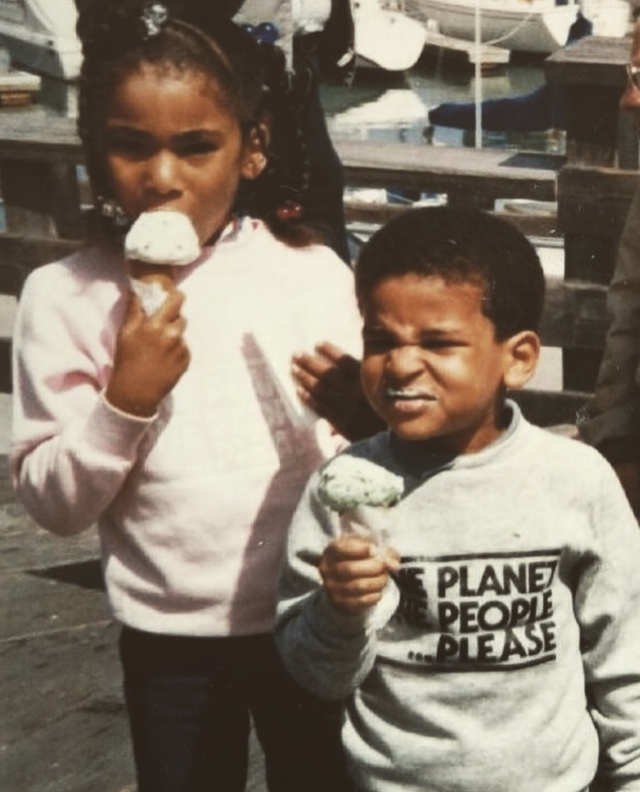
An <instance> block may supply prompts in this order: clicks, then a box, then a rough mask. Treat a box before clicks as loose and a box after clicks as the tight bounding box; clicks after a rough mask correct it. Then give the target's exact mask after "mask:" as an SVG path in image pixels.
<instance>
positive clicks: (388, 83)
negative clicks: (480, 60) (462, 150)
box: [321, 58, 564, 153]
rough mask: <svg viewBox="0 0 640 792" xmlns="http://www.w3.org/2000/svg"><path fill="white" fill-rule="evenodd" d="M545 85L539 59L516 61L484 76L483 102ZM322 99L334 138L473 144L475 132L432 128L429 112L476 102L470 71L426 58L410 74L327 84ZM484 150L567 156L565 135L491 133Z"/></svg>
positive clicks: (362, 74) (377, 74)
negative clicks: (439, 106) (441, 106)
mask: <svg viewBox="0 0 640 792" xmlns="http://www.w3.org/2000/svg"><path fill="white" fill-rule="evenodd" d="M544 82H545V78H544V70H543V64H542V61H541V60H540V59H533V58H529V59H528V60H527V59H524V58H520V59H514V58H512V62H511V63H509V65H508V66H507V67H505V68H503V69H500V70H496V71H493V72H486V73H483V74H482V75H481V76H480V94H481V96H482V98H483V99H495V98H505V97H510V96H520V95H524V94H528V93H530V92H532V91H534V90H536V89H537V88H539V87H540V86H542V85H543V84H544ZM321 93H322V101H323V105H324V108H325V112H326V115H327V121H328V125H329V129H330V132H331V134H332V135H333V136H334V137H336V138H348V139H351V140H380V141H391V142H406V143H412V144H421V143H424V144H425V145H435V146H437V145H440V146H474V145H475V139H474V134H473V132H471V133H467V132H463V131H461V130H458V129H451V128H447V127H440V126H438V127H430V125H429V117H428V116H429V111H430V110H431V109H432V108H435V107H437V106H438V105H440V104H441V103H443V102H465V103H466V102H474V100H475V98H476V79H475V75H474V71H473V69H472V68H461V67H459V66H458V67H453V66H451V65H446V64H443V63H441V62H438V61H437V60H434V59H426V58H423V59H421V60H420V61H419V63H418V64H417V65H416V66H415V67H414V68H413V69H411V70H409V71H407V72H403V73H402V74H392V73H390V72H381V71H378V70H373V69H367V68H360V69H358V70H357V71H356V75H355V79H354V81H353V83H352V85H350V86H342V85H340V86H338V85H327V84H323V85H322V89H321ZM482 146H484V147H489V146H492V147H504V148H513V149H520V150H530V151H547V152H551V153H563V151H564V133H562V132H557V131H549V132H527V133H522V132H518V133H516V132H510V133H503V132H500V133H498V132H488V131H486V130H483V133H482Z"/></svg>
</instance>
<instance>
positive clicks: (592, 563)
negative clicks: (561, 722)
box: [574, 463, 640, 792]
mask: <svg viewBox="0 0 640 792" xmlns="http://www.w3.org/2000/svg"><path fill="white" fill-rule="evenodd" d="M601 467H602V475H601V476H600V479H599V485H600V486H599V487H598V483H594V487H593V506H592V513H593V528H594V533H595V539H596V542H595V547H596V548H597V551H596V552H595V553H593V554H588V555H587V554H585V555H586V558H587V561H586V562H585V564H584V565H583V567H582V569H581V571H580V575H579V577H578V580H577V584H576V587H575V593H574V609H575V614H576V618H577V619H578V623H579V625H580V639H581V646H582V654H583V661H584V668H585V681H586V687H587V700H588V702H589V705H590V713H591V716H592V718H593V721H594V723H595V726H596V729H597V731H598V735H599V738H600V753H601V759H600V765H599V770H598V775H597V776H596V782H595V783H594V784H593V785H592V786H591V789H592V790H603V791H605V790H606V792H614V790H622V789H624V790H632V789H633V790H640V531H639V530H638V525H637V523H636V521H635V519H634V517H633V514H632V512H631V510H630V508H629V504H628V503H627V500H626V498H625V496H624V494H623V491H622V489H621V487H620V484H619V482H618V481H617V479H616V477H615V475H614V473H613V471H612V470H611V469H610V468H609V466H608V465H606V464H605V463H601Z"/></svg>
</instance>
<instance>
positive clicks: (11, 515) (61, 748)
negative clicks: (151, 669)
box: [0, 456, 266, 792]
mask: <svg viewBox="0 0 640 792" xmlns="http://www.w3.org/2000/svg"><path fill="white" fill-rule="evenodd" d="M97 559H98V546H97V537H96V534H95V532H89V533H86V534H83V535H81V536H80V537H78V538H75V539H68V538H66V539H61V538H58V537H55V536H51V535H50V534H47V533H46V532H45V531H43V530H40V529H38V528H37V527H36V526H35V524H34V523H33V521H32V520H31V519H30V518H29V517H28V516H27V515H26V513H25V511H24V509H23V508H22V506H20V505H19V504H18V502H17V501H16V498H15V496H14V495H13V492H12V490H11V486H10V482H9V475H8V464H7V458H6V456H0V601H2V616H1V617H0V701H1V702H2V706H1V707H0V713H1V714H0V790H2V792H134V791H135V778H134V770H133V760H132V756H131V749H130V743H129V732H128V723H127V717H126V713H125V709H124V701H123V696H122V691H121V672H120V662H119V659H118V650H117V641H118V626H117V625H116V624H115V623H114V622H113V620H112V619H111V617H110V615H109V612H108V609H107V605H106V602H105V595H104V590H103V585H102V576H101V572H100V565H99V562H98V560H97ZM265 790H266V786H265V785H264V773H263V765H262V757H261V755H260V751H259V749H258V748H257V746H256V744H255V742H253V741H252V751H251V763H250V773H249V781H248V783H247V792H265Z"/></svg>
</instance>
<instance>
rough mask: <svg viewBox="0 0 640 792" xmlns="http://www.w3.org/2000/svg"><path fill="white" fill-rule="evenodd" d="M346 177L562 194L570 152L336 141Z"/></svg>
mask: <svg viewBox="0 0 640 792" xmlns="http://www.w3.org/2000/svg"><path fill="white" fill-rule="evenodd" d="M334 143H335V147H336V150H337V152H338V154H339V156H340V158H341V160H342V162H343V165H344V170H345V177H346V182H347V184H349V185H350V186H354V187H386V188H391V189H394V188H396V189H410V190H419V191H422V192H435V193H450V192H456V191H458V192H462V193H463V194H465V195H467V196H468V197H469V199H473V198H475V197H487V198H491V199H496V198H531V199H534V200H540V201H554V200H555V199H556V181H557V178H556V177H557V173H558V171H559V169H560V168H561V167H562V165H563V164H564V162H565V158H564V157H562V156H559V155H555V154H536V153H531V154H529V153H515V154H514V153H513V152H509V151H504V150H501V149H480V150H476V149H467V148H448V147H440V146H419V145H409V144H405V143H402V144H397V143H381V142H379V141H376V142H369V141H353V140H336V141H334Z"/></svg>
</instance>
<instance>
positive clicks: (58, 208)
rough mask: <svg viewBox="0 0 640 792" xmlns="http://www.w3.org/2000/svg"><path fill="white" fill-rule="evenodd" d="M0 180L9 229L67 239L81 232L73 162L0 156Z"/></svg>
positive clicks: (76, 179) (78, 189)
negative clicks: (15, 158)
mask: <svg viewBox="0 0 640 792" xmlns="http://www.w3.org/2000/svg"><path fill="white" fill-rule="evenodd" d="M0 180H1V183H2V197H3V203H4V211H5V223H6V227H7V229H8V230H9V231H10V232H14V233H21V234H26V235H34V236H41V237H44V236H59V237H65V238H71V239H73V238H77V237H78V236H80V235H81V233H82V217H81V209H80V188H79V186H78V178H77V171H76V166H75V164H70V163H66V162H64V161H60V162H48V161H44V162H35V161H33V162H31V161H28V162H25V161H21V160H12V159H0Z"/></svg>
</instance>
